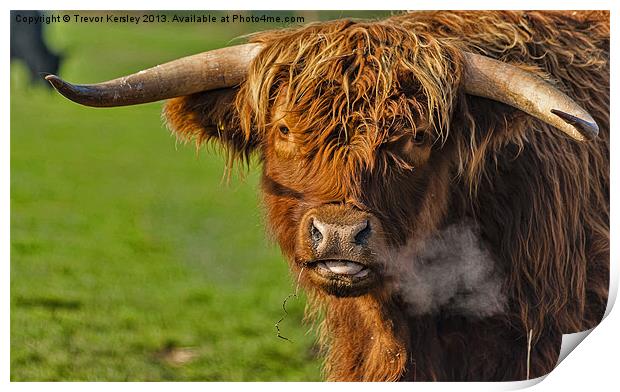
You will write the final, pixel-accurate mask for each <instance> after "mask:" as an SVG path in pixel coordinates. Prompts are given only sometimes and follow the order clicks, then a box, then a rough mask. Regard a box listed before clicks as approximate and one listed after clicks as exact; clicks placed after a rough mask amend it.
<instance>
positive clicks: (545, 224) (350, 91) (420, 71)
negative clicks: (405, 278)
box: [165, 11, 609, 381]
mask: <svg viewBox="0 0 620 392" xmlns="http://www.w3.org/2000/svg"><path fill="white" fill-rule="evenodd" d="M251 40H252V41H254V42H262V43H264V45H265V48H264V50H262V52H261V53H260V55H259V56H258V58H256V59H255V61H254V62H253V64H252V66H251V70H250V73H249V75H248V79H247V81H246V82H245V83H244V84H243V85H242V86H240V88H235V89H225V90H221V91H217V92H208V93H201V94H196V95H192V96H187V97H181V98H177V99H173V100H170V101H169V102H168V103H167V105H166V107H165V116H166V118H167V120H168V123H169V124H170V127H171V128H172V129H173V130H175V132H177V134H178V135H180V136H182V137H183V138H186V139H192V138H194V139H196V140H197V142H198V143H199V144H200V143H203V142H206V141H210V140H218V141H220V142H222V143H223V145H224V146H226V151H227V152H228V153H229V156H230V157H231V162H233V161H234V160H236V159H241V160H246V161H247V160H248V159H249V156H250V155H251V153H252V152H253V151H257V152H258V155H259V156H260V159H261V161H262V164H263V193H264V200H265V206H266V210H267V217H268V221H269V225H270V227H271V230H272V232H273V235H274V237H275V239H276V240H277V241H278V243H279V244H280V246H281V248H282V250H283V252H284V253H285V255H286V256H287V257H288V258H289V260H290V261H291V268H292V270H293V271H294V273H295V274H297V273H298V272H299V266H298V265H297V264H296V263H295V262H294V260H295V237H296V230H297V225H298V222H299V220H300V218H301V216H302V215H303V214H304V212H305V211H307V210H308V209H309V208H312V207H315V206H318V205H322V204H325V203H329V202H338V203H344V204H350V205H352V206H356V207H357V208H360V209H363V210H366V211H372V213H374V214H375V215H376V216H377V217H378V218H379V219H380V220H381V221H382V223H383V226H384V227H383V230H384V232H385V239H386V242H387V243H388V245H389V246H390V247H391V248H393V249H398V248H399V247H403V246H405V245H406V243H407V242H408V241H410V240H411V239H412V238H413V239H421V240H423V239H424V238H427V237H428V236H429V235H432V234H433V233H435V232H437V231H438V230H441V229H442V228H443V227H445V226H446V225H448V224H451V223H454V222H461V221H463V220H471V221H473V222H476V225H477V227H478V228H479V230H480V237H481V238H482V239H483V240H484V242H485V243H486V244H488V247H489V249H490V252H491V253H492V254H493V257H494V259H495V260H496V263H497V265H498V268H499V269H500V270H501V271H503V273H504V276H505V281H504V284H503V290H504V291H505V293H506V295H507V297H508V301H509V303H508V309H507V311H506V312H505V313H503V314H499V315H495V316H492V317H486V318H475V317H466V316H463V315H455V314H450V313H449V312H444V311H441V312H435V313H432V314H424V315H412V314H410V313H409V312H407V310H406V306H405V305H404V303H403V299H402V298H401V295H400V293H399V292H397V291H394V290H392V289H390V287H392V286H391V285H389V284H382V285H379V286H378V287H377V288H376V289H374V290H372V291H370V292H368V293H367V294H364V295H361V296H358V297H346V298H339V297H335V296H329V295H326V294H324V293H323V292H322V291H321V290H318V289H316V288H315V287H313V286H312V285H310V284H309V283H308V281H306V280H305V279H304V276H303V274H302V284H304V285H305V287H306V289H307V290H308V291H309V293H310V295H311V301H310V304H309V313H310V314H320V313H324V321H323V323H322V328H321V334H320V340H321V342H322V343H323V344H324V347H325V354H326V365H325V369H326V373H327V378H328V379H330V380H351V381H353V380H356V381H358V380H369V381H370V380H373V381H378V380H520V379H524V378H525V377H526V373H527V368H528V363H527V350H528V345H527V334H528V332H529V331H533V342H532V355H531V362H530V364H529V370H530V376H531V377H538V376H541V375H544V374H546V373H548V372H549V371H551V370H552V369H553V367H554V366H555V364H556V362H557V357H558V353H559V348H560V342H561V336H562V334H563V333H571V332H576V331H581V330H585V329H588V328H592V327H594V326H595V325H597V323H598V322H599V321H600V320H601V318H602V316H603V313H604V310H605V307H606V301H607V290H608V274H609V267H608V263H609V14H608V13H607V12H561V13H560V12H519V11H514V12H512V11H511V12H476V11H471V12H469V11H468V12H445V11H442V12H420V13H412V14H405V15H399V16H395V17H392V18H389V19H386V20H382V21H373V22H360V21H349V20H339V21H333V22H326V23H317V24H311V25H308V26H305V27H302V28H298V29H291V30H279V31H272V32H266V33H261V34H258V35H256V36H254V37H252V39H251ZM462 50H468V51H471V52H475V53H479V54H484V55H487V56H489V57H493V58H496V59H499V60H501V61H505V62H508V63H512V64H515V65H517V66H520V67H523V68H525V69H527V70H530V71H532V72H535V73H537V74H538V75H540V76H541V77H543V78H545V79H547V80H548V81H550V82H551V83H552V84H554V85H556V86H557V87H558V88H560V89H561V90H563V91H565V92H566V93H567V94H568V95H569V96H571V97H572V98H574V99H575V100H576V101H577V102H578V103H579V104H580V105H582V106H583V107H584V108H586V109H587V110H588V111H589V112H590V114H591V115H592V116H593V117H594V119H595V120H596V121H597V123H598V125H599V127H600V131H601V132H600V136H599V138H598V139H596V140H594V141H592V142H587V143H579V142H575V141H573V140H570V139H568V138H567V137H566V136H565V135H564V134H562V133H561V132H559V131H558V130H556V129H554V128H552V127H550V126H548V125H546V124H544V123H542V122H540V121H538V120H536V119H534V118H532V117H529V116H527V115H526V114H524V113H522V112H520V111H518V110H516V109H513V108H511V107H508V106H506V105H503V104H500V103H497V102H492V101H489V100H486V99H483V98H477V97H471V96H466V95H465V94H464V93H463V92H462V91H461V89H460V83H461V75H462V65H461V64H462V59H461V54H460V53H461V51H462ZM412 140H415V142H414V143H413V144H412V142H411V141H412ZM295 276H297V275H295ZM388 279H389V277H387V276H386V280H388ZM319 309H321V310H322V311H319Z"/></svg>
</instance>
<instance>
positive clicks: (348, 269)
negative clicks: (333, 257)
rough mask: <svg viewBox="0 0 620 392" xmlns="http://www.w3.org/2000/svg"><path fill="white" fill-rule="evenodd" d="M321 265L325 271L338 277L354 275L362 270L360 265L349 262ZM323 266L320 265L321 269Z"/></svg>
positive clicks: (333, 262) (330, 262)
mask: <svg viewBox="0 0 620 392" xmlns="http://www.w3.org/2000/svg"><path fill="white" fill-rule="evenodd" d="M321 264H323V265H324V266H325V268H326V269H328V270H330V271H331V272H333V273H334V274H339V275H355V274H357V273H358V272H360V271H361V270H362V269H364V267H363V266H362V265H361V264H358V263H354V262H351V261H325V262H323V263H321ZM323 265H321V267H322V266H323Z"/></svg>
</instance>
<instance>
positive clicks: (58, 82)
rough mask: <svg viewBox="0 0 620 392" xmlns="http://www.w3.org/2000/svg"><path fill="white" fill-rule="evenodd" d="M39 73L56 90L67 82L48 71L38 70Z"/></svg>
mask: <svg viewBox="0 0 620 392" xmlns="http://www.w3.org/2000/svg"><path fill="white" fill-rule="evenodd" d="M39 75H41V77H42V78H43V79H45V80H46V81H48V82H49V83H50V84H51V85H52V86H53V87H54V88H55V89H56V90H58V89H59V88H60V87H61V86H63V85H65V84H67V82H65V81H64V80H62V79H61V78H59V77H58V76H56V75H54V74H51V73H48V72H40V73H39Z"/></svg>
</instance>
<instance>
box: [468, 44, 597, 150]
mask: <svg viewBox="0 0 620 392" xmlns="http://www.w3.org/2000/svg"><path fill="white" fill-rule="evenodd" d="M463 57H464V60H465V62H464V63H465V74H464V77H463V87H464V89H465V92H466V93H468V94H470V95H476V96H479V97H484V98H489V99H492V100H494V101H499V102H502V103H505V104H507V105H510V106H513V107H515V108H517V109H519V110H522V111H524V112H526V113H528V114H530V115H532V116H534V117H536V118H538V119H540V120H542V121H544V122H546V123H547V124H549V125H552V126H554V127H556V128H558V129H559V130H560V131H562V132H564V133H566V134H567V135H568V136H570V137H572V138H573V139H576V140H579V141H583V140H590V139H593V138H595V137H596V136H597V135H598V125H597V124H596V122H595V121H594V119H593V118H592V116H590V114H589V113H588V112H587V111H586V110H585V109H583V108H582V107H581V106H579V105H578V104H577V103H576V102H575V101H574V100H573V99H571V98H570V97H568V96H567V95H566V94H564V93H563V92H561V91H560V90H558V89H557V88H555V87H553V86H552V85H550V84H549V83H547V82H545V81H544V80H543V79H541V78H540V77H538V76H536V75H534V74H532V73H530V72H527V71H524V70H522V69H520V68H518V67H516V66H514V65H510V64H507V63H504V62H501V61H497V60H494V59H491V58H489V57H486V56H481V55H477V54H473V53H468V52H464V56H463Z"/></svg>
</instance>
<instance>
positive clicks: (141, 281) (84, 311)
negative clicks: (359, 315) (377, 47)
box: [11, 24, 321, 381]
mask: <svg viewBox="0 0 620 392" xmlns="http://www.w3.org/2000/svg"><path fill="white" fill-rule="evenodd" d="M269 27H279V26H266V25H262V24H253V25H250V26H244V25H226V26H222V25H215V26H211V25H189V24H186V25H161V24H153V25H139V26H132V25H107V24H90V25H76V24H54V25H50V26H49V28H48V31H47V34H48V36H47V38H48V41H49V42H50V44H51V46H52V47H53V48H54V49H55V50H57V51H61V52H63V53H64V54H65V56H66V59H65V60H66V61H65V62H64V63H63V66H62V68H61V75H62V76H63V77H66V78H67V79H68V80H70V81H75V82H94V81H100V80H104V79H109V78H114V77H117V76H119V75H121V74H125V73H130V72H135V71H137V70H139V69H142V68H145V67H148V66H151V65H154V64H157V63H161V62H164V61H167V60H170V59H173V58H176V57H180V56H183V55H188V54H193V53H197V52H200V51H204V50H207V49H210V48H215V47H219V46H225V45H227V43H228V42H229V41H230V40H231V39H232V38H233V37H237V36H239V35H242V34H245V33H247V32H248V31H253V30H262V29H265V28H269ZM160 111H161V103H154V104H147V105H141V106H136V107H130V108H116V109H90V108H85V107H81V106H78V105H75V104H73V103H71V102H69V101H67V100H65V99H63V98H62V97H60V96H59V95H57V94H54V93H52V92H51V91H48V90H46V89H44V88H42V87H32V86H30V85H29V84H28V77H27V74H26V70H25V68H24V67H23V65H22V64H18V63H14V64H12V65H11V380H14V381H22V380H109V381H112V380H115V381H116V380H206V381H216V380H223V381H245V380H248V381H249V380H264V381H267V380H282V381H286V380H297V381H308V380H320V378H321V374H320V360H319V359H317V358H316V354H315V351H316V349H315V348H314V347H313V342H314V337H313V334H312V333H308V329H309V326H308V325H304V324H303V323H302V317H303V308H304V304H305V300H304V299H303V297H302V298H300V299H298V300H290V301H289V302H288V310H289V313H290V314H289V317H288V318H287V319H286V320H284V321H283V322H282V324H281V329H282V333H283V334H284V335H285V336H287V337H288V338H290V339H291V340H292V341H293V343H290V342H287V341H285V340H282V339H279V338H277V337H276V333H275V328H274V323H275V322H276V321H277V320H278V319H279V318H280V317H281V316H282V307H281V306H282V301H283V300H284V298H285V297H286V296H287V295H288V294H290V293H291V292H292V291H293V289H294V287H293V283H292V279H291V277H290V276H289V273H288V268H287V265H286V263H285V261H284V259H283V258H282V256H281V255H280V253H279V250H278V249H277V247H276V246H275V245H274V244H272V243H270V242H269V241H268V240H267V239H266V234H265V230H264V225H263V222H262V220H263V217H262V212H261V209H260V206H259V197H258V192H257V183H258V170H257V168H256V167H254V168H253V170H251V171H250V174H249V175H248V176H247V178H245V179H243V180H240V179H233V181H232V182H231V183H230V184H229V185H226V184H225V183H224V182H223V181H222V175H223V173H224V171H223V168H224V162H223V159H222V157H221V156H220V155H219V154H217V153H214V152H216V151H214V149H208V150H202V151H200V152H196V150H195V149H194V147H193V146H191V145H180V144H178V143H177V142H176V141H175V138H174V137H173V136H171V135H170V134H169V132H168V131H167V130H166V129H165V127H164V126H163V124H162V120H161V118H160Z"/></svg>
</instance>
